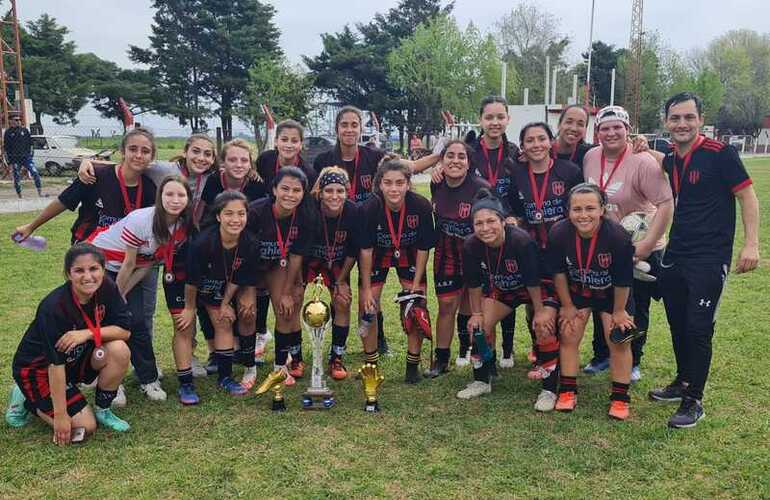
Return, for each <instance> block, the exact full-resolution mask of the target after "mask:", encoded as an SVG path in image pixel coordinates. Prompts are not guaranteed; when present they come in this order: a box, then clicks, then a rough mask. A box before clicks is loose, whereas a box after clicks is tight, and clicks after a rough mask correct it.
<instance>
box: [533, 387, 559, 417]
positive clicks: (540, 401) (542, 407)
mask: <svg viewBox="0 0 770 500" xmlns="http://www.w3.org/2000/svg"><path fill="white" fill-rule="evenodd" d="M555 406H556V394H554V393H553V392H551V391H546V390H545V389H543V390H542V391H540V394H538V396H537V401H535V410H536V411H542V412H548V411H553V409H554V407H555Z"/></svg>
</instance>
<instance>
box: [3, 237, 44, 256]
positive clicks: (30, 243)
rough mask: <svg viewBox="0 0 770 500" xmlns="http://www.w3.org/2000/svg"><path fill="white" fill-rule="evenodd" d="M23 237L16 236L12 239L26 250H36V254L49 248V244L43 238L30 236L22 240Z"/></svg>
mask: <svg viewBox="0 0 770 500" xmlns="http://www.w3.org/2000/svg"><path fill="white" fill-rule="evenodd" d="M22 238H23V237H22V235H20V234H18V233H17V234H14V235H13V236H11V239H12V240H13V241H14V242H16V243H18V244H19V245H20V246H22V247H24V248H28V249H30V250H34V251H35V252H42V251H43V250H45V249H47V248H48V242H47V241H46V239H45V238H43V237H42V236H29V237H27V238H24V239H22Z"/></svg>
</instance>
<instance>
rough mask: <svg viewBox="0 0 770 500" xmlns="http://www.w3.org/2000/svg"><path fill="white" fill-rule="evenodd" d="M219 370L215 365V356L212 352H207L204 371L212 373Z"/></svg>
mask: <svg viewBox="0 0 770 500" xmlns="http://www.w3.org/2000/svg"><path fill="white" fill-rule="evenodd" d="M218 371H219V366H218V365H217V358H216V356H214V354H213V353H212V354H209V359H208V361H206V373H207V374H209V375H214V374H215V373H217V372H218Z"/></svg>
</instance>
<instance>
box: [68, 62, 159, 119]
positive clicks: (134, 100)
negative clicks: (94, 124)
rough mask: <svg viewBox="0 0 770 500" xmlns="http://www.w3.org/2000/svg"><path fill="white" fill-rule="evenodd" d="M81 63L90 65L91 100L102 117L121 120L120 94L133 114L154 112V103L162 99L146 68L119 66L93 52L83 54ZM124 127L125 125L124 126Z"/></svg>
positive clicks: (152, 77)
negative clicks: (91, 75) (101, 58)
mask: <svg viewBox="0 0 770 500" xmlns="http://www.w3.org/2000/svg"><path fill="white" fill-rule="evenodd" d="M82 64H84V65H87V66H90V67H91V68H92V74H93V75H94V76H93V85H92V90H91V102H92V104H93V106H94V108H96V110H97V111H99V113H100V114H101V115H102V116H103V117H105V118H115V119H117V120H118V121H120V122H121V123H122V121H123V113H122V111H121V110H120V106H119V105H118V100H119V99H120V98H122V99H123V100H124V101H126V104H128V108H129V110H130V111H131V113H132V114H133V115H134V116H137V115H141V114H143V113H148V112H154V111H155V106H156V103H158V102H163V100H164V98H165V97H164V92H163V89H158V88H157V87H156V85H155V82H156V80H155V77H154V76H153V75H152V74H151V73H150V71H147V70H136V69H121V68H119V67H118V66H117V65H116V64H115V63H112V62H107V61H102V60H100V59H99V58H98V57H96V56H94V55H93V54H86V55H84V56H83V61H82ZM124 131H125V126H124Z"/></svg>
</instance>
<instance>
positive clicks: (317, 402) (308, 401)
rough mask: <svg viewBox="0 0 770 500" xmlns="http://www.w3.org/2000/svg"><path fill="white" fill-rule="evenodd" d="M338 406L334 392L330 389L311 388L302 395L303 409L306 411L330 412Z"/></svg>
mask: <svg viewBox="0 0 770 500" xmlns="http://www.w3.org/2000/svg"><path fill="white" fill-rule="evenodd" d="M335 404H337V400H336V399H334V391H331V390H329V389H313V388H312V387H311V388H309V389H308V390H307V391H305V393H304V394H303V395H302V408H303V409H305V410H328V409H329V408H331V407H332V406H334V405H335Z"/></svg>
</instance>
